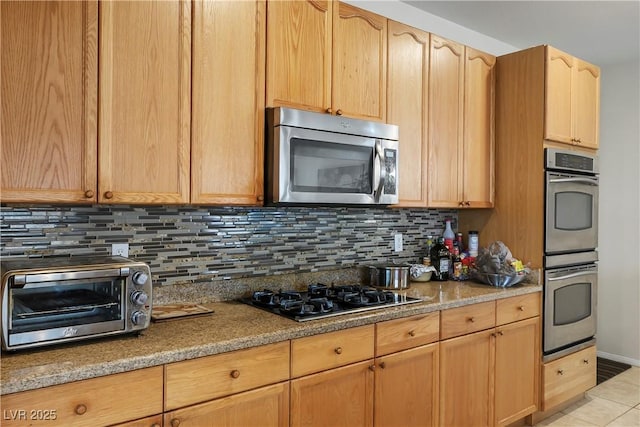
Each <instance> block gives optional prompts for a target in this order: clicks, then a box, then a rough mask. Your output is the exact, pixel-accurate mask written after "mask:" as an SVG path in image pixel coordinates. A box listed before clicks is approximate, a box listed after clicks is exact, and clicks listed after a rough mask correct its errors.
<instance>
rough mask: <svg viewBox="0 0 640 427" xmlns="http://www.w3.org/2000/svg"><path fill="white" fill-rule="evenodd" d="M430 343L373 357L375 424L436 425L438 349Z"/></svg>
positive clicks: (390, 426) (376, 426)
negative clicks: (374, 365) (374, 361)
mask: <svg viewBox="0 0 640 427" xmlns="http://www.w3.org/2000/svg"><path fill="white" fill-rule="evenodd" d="M438 349H439V344H438V343H437V342H436V343H433V344H429V345H424V346H420V347H416V348H412V349H409V350H405V351H400V352H397V353H392V354H389V355H387V356H382V357H379V358H377V359H376V369H375V393H374V394H375V398H374V402H375V404H374V418H373V419H374V426H375V427H394V426H403V427H427V426H437V425H438V355H439V352H438Z"/></svg>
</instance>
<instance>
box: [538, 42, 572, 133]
mask: <svg viewBox="0 0 640 427" xmlns="http://www.w3.org/2000/svg"><path fill="white" fill-rule="evenodd" d="M572 72H573V57H572V56H571V55H568V54H566V53H564V52H562V51H560V50H558V49H554V48H552V47H551V46H547V64H546V86H545V99H546V102H545V127H544V138H545V139H549V140H552V141H557V142H564V143H566V144H571V143H572V142H573V141H572V139H573V136H572V135H573V134H572V129H571V74H572Z"/></svg>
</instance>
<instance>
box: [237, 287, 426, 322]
mask: <svg viewBox="0 0 640 427" xmlns="http://www.w3.org/2000/svg"><path fill="white" fill-rule="evenodd" d="M242 301H243V302H245V303H247V304H250V305H253V306H255V307H258V308H261V309H264V310H267V311H270V312H272V313H274V314H279V315H281V316H285V317H289V318H291V319H293V320H296V321H298V322H305V321H308V320H315V319H321V318H326V317H332V316H339V315H342V314H351V313H359V312H363V311H369V310H378V309H381V308H385V307H393V306H399V305H405V304H413V303H417V302H420V301H421V300H420V299H419V298H413V297H408V296H405V295H402V294H399V293H397V292H393V291H389V290H381V289H376V288H372V287H368V286H361V285H339V286H336V285H332V286H327V285H323V284H321V283H316V284H312V285H309V286H308V288H307V291H302V292H300V291H288V290H284V291H283V290H280V291H278V292H274V291H270V290H268V289H265V290H262V291H256V292H254V293H253V295H252V296H251V297H250V298H244V299H243V300H242Z"/></svg>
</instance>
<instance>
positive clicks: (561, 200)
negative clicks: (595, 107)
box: [544, 172, 598, 255]
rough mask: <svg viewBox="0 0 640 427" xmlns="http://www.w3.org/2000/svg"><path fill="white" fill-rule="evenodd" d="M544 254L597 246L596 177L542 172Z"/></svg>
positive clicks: (590, 248)
mask: <svg viewBox="0 0 640 427" xmlns="http://www.w3.org/2000/svg"><path fill="white" fill-rule="evenodd" d="M546 183H547V184H546V196H547V197H546V213H545V218H546V221H545V245H544V247H545V254H546V255H550V254H556V253H567V252H579V251H588V250H593V249H595V248H597V246H598V177H597V176H589V175H576V174H567V173H558V172H547V173H546Z"/></svg>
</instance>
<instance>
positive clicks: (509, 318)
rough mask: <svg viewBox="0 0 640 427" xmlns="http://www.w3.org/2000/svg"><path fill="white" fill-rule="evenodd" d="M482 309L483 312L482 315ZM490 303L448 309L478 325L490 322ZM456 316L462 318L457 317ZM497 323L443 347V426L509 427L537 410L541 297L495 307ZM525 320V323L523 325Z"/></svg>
mask: <svg viewBox="0 0 640 427" xmlns="http://www.w3.org/2000/svg"><path fill="white" fill-rule="evenodd" d="M480 309H481V310H480ZM487 309H488V306H487V305H486V303H483V304H477V305H476V309H475V312H474V310H473V306H467V307H461V308H458V309H451V310H446V311H444V312H443V313H442V325H443V331H445V330H446V329H455V330H462V329H461V328H459V327H456V328H444V325H449V324H453V323H454V322H453V321H450V320H448V317H449V314H450V313H456V312H455V311H454V310H458V311H460V312H461V313H462V312H465V316H464V317H462V318H461V320H462V321H464V322H466V323H468V324H470V325H476V324H478V323H479V320H480V319H482V318H486V316H485V314H486V313H487ZM455 317H457V316H455ZM494 319H498V324H497V326H495V327H491V328H488V329H484V330H481V331H478V332H474V333H469V334H467V335H462V336H457V337H455V338H450V339H445V340H443V341H441V342H440V425H441V426H455V427H463V426H470V427H479V426H494V425H495V426H504V425H507V424H510V423H512V422H514V421H517V420H520V419H522V418H524V417H526V416H527V415H529V414H531V413H533V412H535V410H536V408H537V407H538V393H539V392H538V390H539V386H538V378H539V360H540V294H537V293H536V294H530V295H528V296H524V297H522V296H518V297H513V298H506V299H503V300H498V301H497V302H496V308H495V317H494ZM519 319H522V320H519Z"/></svg>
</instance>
